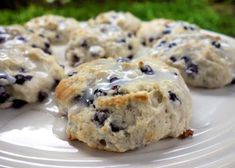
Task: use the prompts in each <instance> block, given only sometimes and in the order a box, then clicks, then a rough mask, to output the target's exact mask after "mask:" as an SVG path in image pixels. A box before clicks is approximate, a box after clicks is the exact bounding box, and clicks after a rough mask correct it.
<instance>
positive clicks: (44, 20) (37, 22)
mask: <svg viewBox="0 0 235 168" xmlns="http://www.w3.org/2000/svg"><path fill="white" fill-rule="evenodd" d="M25 26H26V27H27V28H28V29H30V30H31V31H33V32H35V33H37V34H40V35H41V36H45V37H46V38H48V39H49V40H50V42H52V43H65V42H67V41H68V40H69V38H70V33H71V32H72V31H73V30H74V29H77V28H78V27H79V22H78V21H76V20H75V19H73V18H65V17H62V16H57V15H44V16H40V17H36V18H33V19H32V20H30V21H28V22H27V23H26V24H25Z"/></svg>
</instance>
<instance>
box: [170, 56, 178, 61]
mask: <svg viewBox="0 0 235 168" xmlns="http://www.w3.org/2000/svg"><path fill="white" fill-rule="evenodd" d="M169 59H170V60H171V61H172V62H175V61H177V59H176V57H174V56H171V57H170V58H169Z"/></svg>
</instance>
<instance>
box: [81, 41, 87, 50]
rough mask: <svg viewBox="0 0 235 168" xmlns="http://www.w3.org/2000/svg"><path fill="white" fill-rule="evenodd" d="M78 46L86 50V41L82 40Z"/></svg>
mask: <svg viewBox="0 0 235 168" xmlns="http://www.w3.org/2000/svg"><path fill="white" fill-rule="evenodd" d="M80 46H81V47H83V48H88V44H87V42H86V40H83V41H82V42H81V44H80Z"/></svg>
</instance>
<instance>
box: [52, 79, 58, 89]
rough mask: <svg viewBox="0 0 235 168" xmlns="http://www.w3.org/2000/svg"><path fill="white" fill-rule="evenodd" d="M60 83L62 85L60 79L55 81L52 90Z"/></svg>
mask: <svg viewBox="0 0 235 168" xmlns="http://www.w3.org/2000/svg"><path fill="white" fill-rule="evenodd" d="M59 83H60V80H59V79H54V84H53V86H52V88H55V87H56V86H57V85H58V84H59Z"/></svg>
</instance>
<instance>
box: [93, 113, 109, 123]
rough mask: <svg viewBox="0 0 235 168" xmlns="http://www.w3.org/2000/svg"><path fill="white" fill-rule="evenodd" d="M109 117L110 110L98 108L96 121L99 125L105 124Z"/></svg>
mask: <svg viewBox="0 0 235 168" xmlns="http://www.w3.org/2000/svg"><path fill="white" fill-rule="evenodd" d="M107 118H108V110H98V111H96V112H95V115H94V121H96V122H98V123H99V125H101V126H103V125H104V122H105V120H106V119H107Z"/></svg>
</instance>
